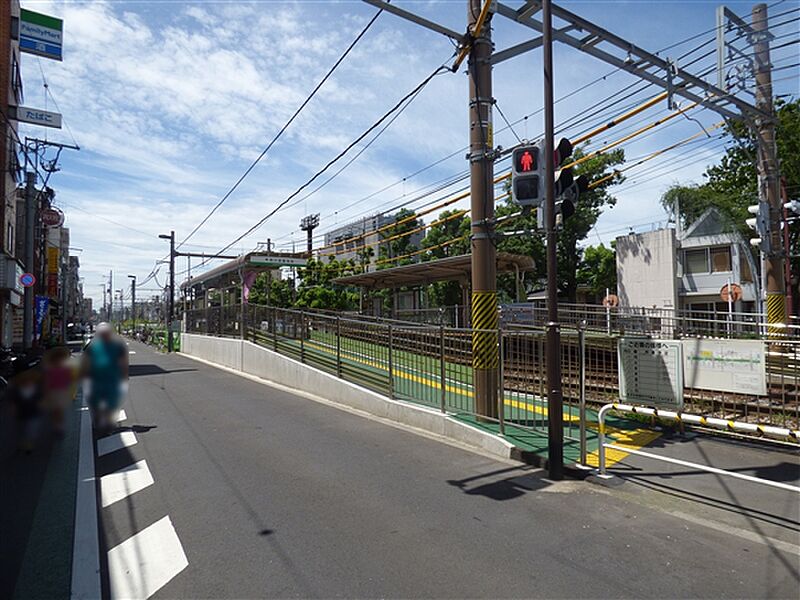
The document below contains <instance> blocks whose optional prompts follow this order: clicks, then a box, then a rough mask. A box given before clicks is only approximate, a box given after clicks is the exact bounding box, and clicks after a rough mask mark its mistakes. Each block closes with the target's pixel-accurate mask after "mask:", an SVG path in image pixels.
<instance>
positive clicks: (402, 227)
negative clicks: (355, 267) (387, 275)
mask: <svg viewBox="0 0 800 600" xmlns="http://www.w3.org/2000/svg"><path fill="white" fill-rule="evenodd" d="M415 214H416V213H414V211H413V210H409V209H407V208H403V209H400V210H399V211H398V212H397V213H396V214H395V215H394V220H395V223H396V224H395V225H392V226H391V227H387V228H386V229H385V230H384V231H382V232H381V239H382V240H385V241H382V242H381V244H380V250H379V252H378V257H379V260H380V261H384V260H387V259H390V258H395V257H399V256H404V257H405V258H401V259H400V260H393V261H389V262H383V263H380V264H379V265H378V268H379V269H387V268H389V267H398V266H400V265H408V264H411V263H413V262H418V261H417V260H415V258H416V257H414V256H406V255H407V254H411V253H412V252H415V251H417V250H418V248H417V246H416V245H415V244H414V243H413V242H412V241H411V240H412V237H413V234H411V235H404V234H407V233H408V232H410V231H412V230H414V229H418V228H419V227H420V220H419V219H418V218H416V217H415V216H414V215H415ZM406 219H407V220H406Z"/></svg>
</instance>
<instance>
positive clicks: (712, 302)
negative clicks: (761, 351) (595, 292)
mask: <svg viewBox="0 0 800 600" xmlns="http://www.w3.org/2000/svg"><path fill="white" fill-rule="evenodd" d="M616 250H617V291H618V296H619V300H620V305H621V306H631V307H645V308H677V309H680V310H686V311H691V312H696V313H703V314H709V313H714V312H719V313H725V312H727V311H728V305H727V302H724V301H723V300H722V298H721V297H720V292H721V291H722V288H723V287H724V286H726V285H727V284H728V283H732V284H738V285H739V286H741V288H742V297H741V298H740V299H739V300H738V301H737V302H736V303H735V306H734V311H735V312H755V311H756V310H757V306H758V284H757V278H756V276H755V274H756V273H757V269H756V263H755V260H754V258H753V254H752V252H751V250H750V247H749V246H748V244H747V240H745V239H744V238H743V237H742V235H741V234H740V233H739V232H738V231H737V230H736V228H735V227H734V226H733V225H732V224H731V223H729V222H728V220H727V219H726V218H725V217H724V216H723V215H722V214H721V213H720V212H719V211H718V210H716V209H715V208H709V209H708V210H707V211H706V212H705V213H703V214H702V216H701V217H700V218H699V219H698V220H697V221H695V222H694V223H693V224H692V225H691V226H690V227H689V228H688V229H686V230H685V231H683V232H677V231H676V230H675V229H658V230H656V231H651V232H647V233H640V234H633V233H632V234H629V235H625V236H621V237H618V238H617V243H616Z"/></svg>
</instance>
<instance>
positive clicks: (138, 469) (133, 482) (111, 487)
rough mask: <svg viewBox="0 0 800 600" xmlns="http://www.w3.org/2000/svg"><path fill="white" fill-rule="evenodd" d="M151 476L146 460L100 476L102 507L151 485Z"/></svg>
mask: <svg viewBox="0 0 800 600" xmlns="http://www.w3.org/2000/svg"><path fill="white" fill-rule="evenodd" d="M153 483H155V482H154V481H153V476H152V474H151V473H150V469H148V468H147V461H146V460H140V461H139V462H137V463H134V464H132V465H130V466H128V467H125V468H124V469H120V470H119V471H114V472H113V473H109V474H108V475H103V476H102V477H101V478H100V500H101V503H102V505H103V508H105V507H106V506H111V505H112V504H114V502H119V501H120V500H123V499H125V498H127V497H128V496H130V495H131V494H135V493H136V492H138V491H140V490H143V489H144V488H146V487H148V486H151V485H153Z"/></svg>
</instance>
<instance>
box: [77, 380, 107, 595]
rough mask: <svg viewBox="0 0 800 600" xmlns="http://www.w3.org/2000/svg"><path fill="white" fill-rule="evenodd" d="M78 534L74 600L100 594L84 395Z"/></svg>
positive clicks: (91, 452) (88, 418)
mask: <svg viewBox="0 0 800 600" xmlns="http://www.w3.org/2000/svg"><path fill="white" fill-rule="evenodd" d="M78 444H79V445H78V481H77V490H76V498H75V535H74V537H73V541H72V586H71V592H70V594H71V597H72V598H73V600H85V599H90V598H99V597H100V543H99V540H98V537H97V496H96V493H95V488H94V482H95V477H94V449H93V448H92V417H91V415H90V414H89V407H88V406H86V398H85V396H82V397H81V408H80V439H79V442H78Z"/></svg>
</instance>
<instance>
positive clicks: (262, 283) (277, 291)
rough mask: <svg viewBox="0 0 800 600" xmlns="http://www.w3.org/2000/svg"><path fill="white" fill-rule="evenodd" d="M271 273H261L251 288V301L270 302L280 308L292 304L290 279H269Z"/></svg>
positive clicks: (252, 302)
mask: <svg viewBox="0 0 800 600" xmlns="http://www.w3.org/2000/svg"><path fill="white" fill-rule="evenodd" d="M269 278H270V273H266V272H265V273H259V274H258V276H257V277H256V280H255V281H254V282H253V285H252V287H251V288H250V298H249V302H250V303H251V304H268V305H269V306H277V307H278V308H289V307H290V306H292V282H291V281H289V280H288V279H279V278H273V279H272V281H270V280H269ZM267 289H269V297H267Z"/></svg>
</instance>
